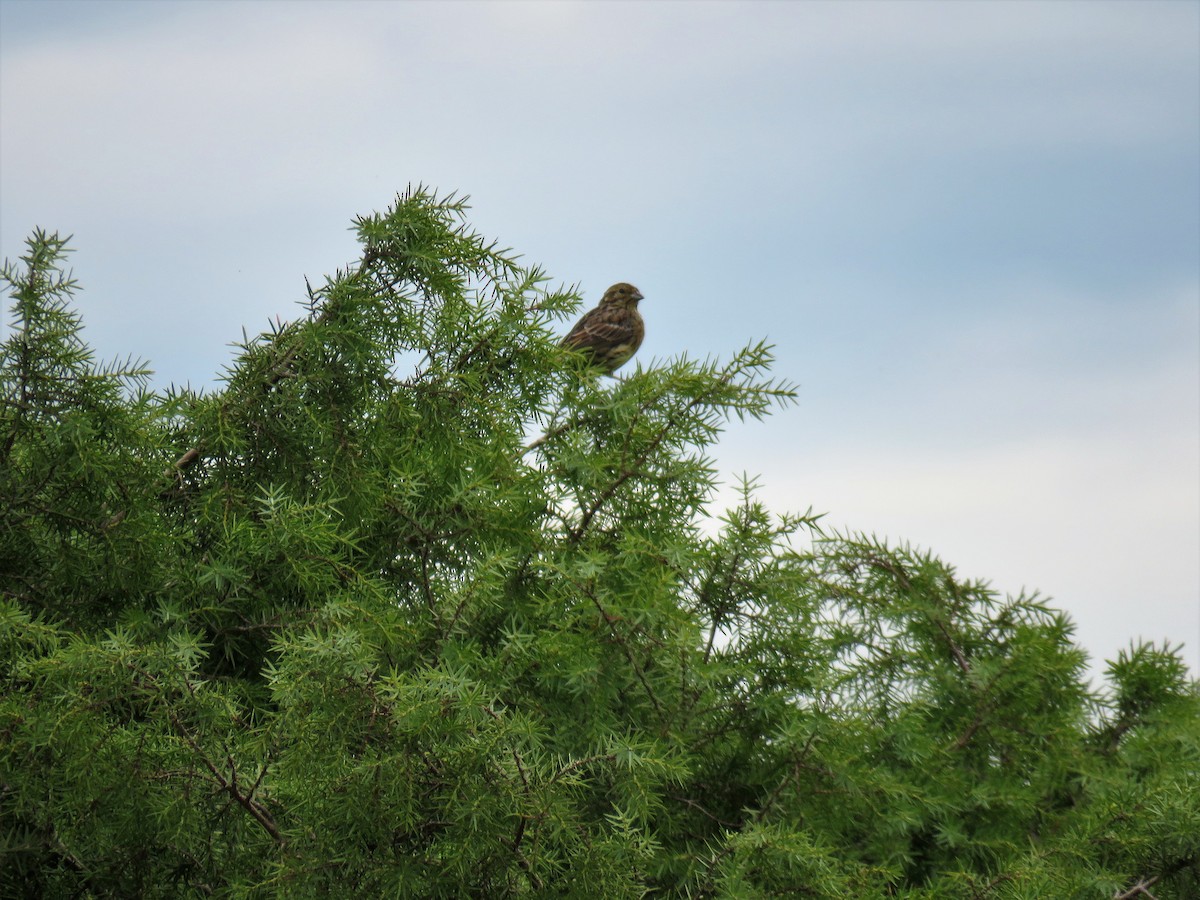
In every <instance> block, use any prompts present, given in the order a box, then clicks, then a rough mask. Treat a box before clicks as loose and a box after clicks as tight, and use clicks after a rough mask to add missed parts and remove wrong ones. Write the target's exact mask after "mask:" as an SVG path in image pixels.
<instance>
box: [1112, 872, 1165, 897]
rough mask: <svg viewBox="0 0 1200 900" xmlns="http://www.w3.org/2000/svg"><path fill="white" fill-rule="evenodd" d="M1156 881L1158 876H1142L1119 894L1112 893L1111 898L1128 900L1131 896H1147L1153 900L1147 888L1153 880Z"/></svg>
mask: <svg viewBox="0 0 1200 900" xmlns="http://www.w3.org/2000/svg"><path fill="white" fill-rule="evenodd" d="M1156 881H1158V876H1157V875H1155V876H1154V877H1153V878H1143V879H1142V880H1141V881H1139V882H1138V883H1137V884H1135V885H1134V886H1133V887H1131V888H1130V889H1129V890H1127V891H1124V892H1122V893H1119V894H1113V900H1130V898H1132V897H1149V898H1150V900H1155V897H1154V895H1153V894H1152V893H1150V891H1149V888H1150V886H1151V885H1153V884H1154V882H1156Z"/></svg>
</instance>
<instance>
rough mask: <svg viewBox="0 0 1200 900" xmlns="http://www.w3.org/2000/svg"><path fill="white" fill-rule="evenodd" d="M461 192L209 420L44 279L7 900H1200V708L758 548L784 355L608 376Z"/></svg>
mask: <svg viewBox="0 0 1200 900" xmlns="http://www.w3.org/2000/svg"><path fill="white" fill-rule="evenodd" d="M464 211H465V206H464V204H463V202H462V201H461V200H457V199H455V198H453V197H449V198H438V197H437V196H435V195H433V194H431V193H429V192H428V191H425V190H423V189H416V190H413V191H410V192H409V193H408V194H406V195H404V196H402V197H400V198H398V200H397V202H396V204H395V205H394V206H393V207H392V208H391V209H389V210H388V211H387V212H386V213H383V214H379V215H372V216H369V217H364V218H362V219H360V220H358V222H357V223H356V228H357V231H358V235H359V238H360V240H361V243H362V247H363V252H362V257H361V260H360V261H359V262H358V263H356V264H355V265H354V266H352V267H351V268H349V269H347V270H346V271H344V272H339V273H337V274H336V275H335V276H333V277H331V278H329V279H328V280H327V281H326V282H325V283H324V284H322V285H321V286H320V287H319V288H317V289H310V292H309V297H308V302H307V304H306V312H305V315H304V316H303V317H302V318H301V319H300V320H299V321H297V322H294V323H292V324H289V325H286V326H280V327H279V328H277V329H275V330H274V331H272V332H270V333H267V334H263V335H261V336H259V337H257V338H255V339H253V340H249V341H247V342H246V343H245V344H244V346H242V347H241V349H240V353H239V355H238V356H237V358H236V360H235V361H234V362H233V363H232V365H231V366H230V368H229V371H228V372H227V373H226V377H225V380H224V384H223V386H222V388H221V389H220V390H217V391H214V392H212V393H209V394H203V395H201V394H193V393H190V392H186V391H174V392H171V393H169V394H166V395H163V394H152V393H147V392H146V391H145V390H144V389H143V385H142V382H143V379H144V377H145V371H144V369H143V367H141V366H139V365H135V364H126V365H121V366H110V367H103V366H99V365H98V364H97V363H96V361H95V359H94V358H93V356H92V354H91V352H90V351H89V350H88V348H87V346H86V345H85V344H84V343H83V341H82V339H81V336H80V320H79V318H78V316H77V315H76V314H75V313H74V312H73V311H72V309H71V307H70V306H69V298H70V295H71V291H72V289H73V287H74V283H73V281H71V279H70V278H69V276H67V275H66V274H65V273H64V272H63V268H62V266H63V254H64V252H65V250H66V242H65V241H64V240H62V239H60V238H58V237H57V236H55V235H47V234H44V233H40V232H39V233H36V234H34V235H33V236H32V237H31V238H30V240H29V242H28V247H29V249H28V253H27V254H26V255H25V256H24V257H23V258H22V259H21V260H19V261H18V262H17V263H14V264H11V265H10V264H6V265H5V268H4V271H3V277H4V279H5V281H6V282H7V284H8V287H9V292H10V294H11V296H12V299H13V318H12V329H11V333H10V335H9V336H8V338H7V339H6V341H5V342H4V345H3V348H2V356H0V375H2V378H3V408H2V410H0V591H2V592H3V596H2V600H0V659H2V663H0V679H2V680H3V691H2V693H0V835H2V840H3V844H2V845H0V888H2V890H0V893H2V894H3V895H4V896H9V897H79V896H92V897H110V896H112V897H116V896H120V897H159V896H164V897H166V896H170V897H176V896H193V895H210V896H224V897H233V896H256V897H266V896H278V897H288V898H294V897H328V896H404V897H438V896H446V897H451V896H453V897H459V896H489V897H490V896H497V897H500V896H513V895H525V896H541V895H553V896H578V897H606V898H610V897H611V898H619V897H641V896H646V895H652V896H655V895H657V896H693V897H717V896H721V897H769V896H778V897H784V896H787V897H793V896H811V897H848V896H855V897H872V896H902V895H903V896H913V897H947V898H950V897H956V898H957V897H996V898H1006V897H1011V898H1016V897H1074V896H1079V897H1105V896H1130V897H1132V896H1135V895H1136V894H1137V893H1138V892H1139V891H1153V893H1154V896H1158V897H1180V898H1182V897H1189V896H1195V895H1196V893H1197V892H1198V891H1200V878H1198V871H1200V784H1198V783H1197V773H1198V771H1200V724H1198V723H1200V715H1198V713H1200V704H1198V698H1197V692H1196V688H1195V685H1194V684H1193V683H1192V682H1191V681H1190V680H1189V678H1188V675H1187V673H1186V672H1185V671H1184V669H1183V667H1182V665H1181V664H1180V661H1179V657H1178V655H1177V653H1175V652H1173V651H1171V650H1170V649H1169V648H1157V647H1153V646H1138V647H1134V648H1131V650H1130V652H1129V653H1127V654H1124V655H1123V656H1122V657H1121V658H1120V659H1119V660H1117V661H1116V662H1115V663H1113V664H1112V666H1111V667H1110V670H1109V678H1110V686H1109V688H1108V689H1107V690H1106V692H1105V693H1103V694H1101V695H1092V694H1091V693H1089V691H1088V689H1087V688H1085V686H1084V684H1083V682H1082V680H1081V679H1082V675H1083V666H1084V659H1083V657H1082V655H1081V653H1080V651H1079V650H1078V649H1077V648H1076V647H1075V646H1074V645H1073V644H1072V641H1071V626H1070V623H1069V622H1068V621H1067V620H1066V619H1065V618H1064V617H1063V616H1062V615H1061V614H1060V613H1057V612H1055V611H1054V610H1052V609H1051V608H1049V607H1048V606H1047V605H1046V604H1045V603H1043V602H1042V601H1040V600H1039V599H1038V598H1036V597H1017V598H1010V599H1007V600H1002V599H1001V598H998V597H997V596H996V595H994V594H993V593H992V592H991V591H990V590H989V589H988V588H987V586H986V585H985V584H981V583H975V582H967V581H963V580H961V579H959V578H958V577H957V576H956V574H955V573H954V571H953V570H952V569H951V568H949V567H948V566H946V565H944V564H943V563H941V562H939V561H938V560H937V559H935V558H933V557H932V556H929V555H926V554H923V553H919V552H916V551H913V550H911V549H909V548H907V547H903V546H901V547H894V546H893V547H889V546H888V545H886V544H884V543H882V542H879V541H876V540H873V539H867V538H864V537H861V536H840V535H832V534H825V533H822V532H821V530H820V529H819V528H818V526H817V523H816V521H815V519H814V518H813V517H812V516H786V515H785V516H782V517H777V516H775V515H772V514H771V513H769V512H768V511H767V510H766V509H765V508H764V507H763V505H762V504H761V503H760V502H759V501H758V500H757V499H756V495H755V492H754V490H753V487H752V485H749V484H748V485H747V486H746V489H745V492H744V497H743V500H742V502H741V503H739V504H737V505H736V506H735V507H734V508H732V509H730V510H728V511H726V512H725V513H724V514H723V516H719V517H715V516H714V515H713V512H712V510H711V509H710V507H711V505H712V502H713V501H712V498H713V487H714V478H715V467H714V464H713V463H712V461H711V460H710V459H709V457H708V456H707V455H706V451H707V450H708V448H710V447H711V446H712V444H713V441H714V439H715V438H716V436H717V434H718V433H719V432H720V430H721V429H722V428H723V427H725V426H726V425H727V424H728V423H730V421H731V420H737V419H741V418H744V417H746V416H751V417H761V416H763V415H765V414H766V413H768V412H769V411H770V409H771V408H772V407H773V406H775V405H777V404H780V403H786V402H787V401H788V400H789V399H790V397H791V388H790V387H789V386H788V385H786V384H781V383H778V382H775V381H772V380H771V379H770V378H769V377H768V369H769V366H770V362H771V357H770V353H769V349H768V348H767V347H765V346H761V345H760V346H752V347H748V348H746V349H744V350H742V351H740V352H737V353H735V354H734V355H733V356H732V358H731V359H730V360H729V361H728V362H724V363H720V362H712V361H705V362H697V361H693V360H689V359H677V360H670V361H666V362H661V363H658V364H654V365H646V366H639V367H638V368H637V369H636V371H633V372H631V373H629V374H628V375H627V376H626V377H624V378H622V379H620V380H615V381H612V380H605V379H600V380H598V379H597V378H596V377H595V374H594V373H591V372H589V371H588V370H587V368H586V366H585V365H584V364H583V362H582V361H581V360H579V359H577V358H576V357H575V356H574V355H573V354H571V353H570V352H569V351H565V350H562V349H560V348H559V347H558V346H557V343H556V338H555V335H554V333H553V332H552V326H554V325H555V324H556V322H557V321H558V320H559V319H561V318H563V317H564V316H565V315H567V314H569V313H571V312H573V311H574V310H575V308H576V306H577V304H578V298H577V297H576V296H575V294H574V293H573V292H572V291H570V290H549V289H547V287H546V278H545V276H544V275H543V274H542V273H541V272H540V271H538V270H537V269H529V268H524V267H522V266H520V265H519V264H518V263H517V261H516V260H515V258H514V257H513V256H512V254H511V253H509V252H508V251H504V250H501V249H499V248H497V246H496V245H494V244H491V243H488V242H486V241H484V240H482V239H481V238H479V237H478V236H477V235H475V234H474V233H473V232H472V231H471V230H470V229H469V228H468V227H467V225H466V221H465V216H464Z"/></svg>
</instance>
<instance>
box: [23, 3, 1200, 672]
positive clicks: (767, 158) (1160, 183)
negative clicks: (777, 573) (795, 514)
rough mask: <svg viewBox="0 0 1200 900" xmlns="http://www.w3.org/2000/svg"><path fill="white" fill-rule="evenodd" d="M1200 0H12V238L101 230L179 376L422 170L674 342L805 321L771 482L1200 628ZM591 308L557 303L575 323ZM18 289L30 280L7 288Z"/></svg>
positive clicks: (1128, 614)
mask: <svg viewBox="0 0 1200 900" xmlns="http://www.w3.org/2000/svg"><path fill="white" fill-rule="evenodd" d="M1197 34H1200V4H1196V3H1190V2H1162V3H1158V2H1129V3H1122V2H1108V3H1066V2H1019V3H1018V2H1000V0H993V2H976V3H954V2H934V3H917V2H890V0H889V2H847V3H825V2H806V3H766V2H762V3H702V2H690V3H681V2H675V3H671V2H656V3H633V2H623V3H616V2H609V3H605V2H592V3H585V4H577V3H555V2H532V3H503V2H485V3H471V2H458V3H437V4H434V3H419V2H405V3H385V2H368V3H350V2H337V3H325V2H289V3H283V2H257V3H253V2H252V3H239V2H207V0H206V2H199V3H196V2H172V3H148V2H146V3H120V2H83V3H73V2H65V0H41V2H26V0H0V51H2V52H0V57H2V59H0V255H3V256H6V257H9V258H12V257H15V256H17V255H19V254H20V252H21V250H22V241H23V239H24V237H25V236H26V235H27V234H28V233H29V231H30V230H31V229H32V228H33V227H34V226H42V227H45V228H49V229H53V230H59V231H61V232H64V233H72V234H74V236H75V239H74V246H75V247H76V248H77V251H76V253H75V256H74V259H73V264H74V267H75V271H76V274H77V276H78V277H79V278H80V280H81V282H82V284H83V292H82V295H81V298H80V306H81V309H82V311H83V313H84V316H85V319H86V321H87V323H88V330H87V335H88V337H89V339H90V340H91V341H92V343H93V344H94V345H95V346H96V347H97V348H98V350H99V352H100V353H101V355H102V356H105V357H118V356H119V357H124V356H126V355H128V354H133V355H134V356H135V357H141V358H144V359H146V360H148V361H149V362H150V363H151V364H152V365H153V367H154V368H155V369H156V370H157V372H158V376H157V383H158V384H160V385H162V386H165V385H167V384H170V383H178V384H183V383H190V384H191V385H192V386H194V387H202V386H207V385H212V384H214V380H215V378H216V376H217V375H218V374H219V373H220V371H221V369H222V367H223V365H224V364H225V363H226V362H228V360H229V359H230V353H231V351H230V349H229V346H228V345H229V343H230V342H231V341H233V340H236V339H238V338H239V337H240V335H241V331H242V327H243V326H245V327H247V328H248V329H249V330H251V331H255V330H259V329H261V328H262V327H264V326H265V323H266V322H267V320H268V319H271V318H274V317H275V316H276V315H282V316H283V317H285V318H286V317H289V316H293V315H295V314H296V307H295V303H296V302H297V301H298V300H299V299H300V298H301V297H302V296H303V290H302V288H303V277H304V276H306V275H307V276H309V277H311V278H313V279H314V280H315V279H319V278H320V277H321V276H322V275H323V274H325V273H329V272H332V271H333V270H334V269H335V268H337V267H338V266H340V265H343V264H344V263H346V262H348V261H349V260H351V259H352V258H353V257H354V255H355V247H354V244H353V241H352V238H351V236H350V233H349V231H348V230H347V229H348V226H349V224H350V220H351V219H352V217H353V216H354V215H356V214H359V213H366V212H370V211H371V210H375V209H382V208H384V207H385V206H387V205H388V204H389V203H390V202H391V200H392V199H393V197H394V195H395V193H396V192H397V191H398V190H402V189H403V188H404V187H405V185H406V184H407V183H409V182H410V181H411V182H424V183H425V184H428V185H431V186H434V187H436V188H438V189H439V190H441V191H443V192H448V191H450V190H457V191H460V192H465V193H468V194H470V195H471V196H472V201H473V206H474V209H473V212H472V216H471V219H472V222H473V224H474V225H475V226H476V227H477V228H478V229H479V230H480V231H481V232H483V233H484V234H486V235H488V236H489V237H494V238H497V239H499V240H500V242H501V243H502V244H504V245H508V246H512V247H513V248H515V249H516V250H517V251H519V252H521V253H522V254H524V257H525V259H526V260H527V261H528V262H530V263H537V264H540V265H542V266H544V267H545V268H546V269H547V270H548V271H549V273H550V274H551V276H552V277H553V278H554V279H555V281H557V282H563V283H567V284H571V283H576V282H578V283H579V284H580V285H581V286H582V288H583V290H584V292H585V295H586V296H587V298H588V299H589V300H594V299H595V298H597V297H598V296H599V294H600V292H601V291H603V289H604V288H605V287H606V286H607V285H608V284H610V283H611V282H613V281H616V280H629V281H632V282H634V283H635V284H637V285H638V287H639V288H641V289H642V291H643V293H644V294H645V295H646V301H645V302H644V303H643V304H642V306H643V311H644V313H645V316H646V319H647V323H648V329H649V330H648V336H647V339H646V343H645V345H644V346H643V349H642V351H641V354H640V357H639V358H640V359H641V360H642V363H643V365H645V364H648V363H650V362H651V361H652V360H653V359H656V358H657V359H660V360H661V359H663V358H666V357H669V356H674V355H676V354H679V353H683V352H687V353H689V354H692V355H694V356H700V357H703V356H707V355H720V356H724V357H728V356H729V355H730V354H731V353H732V352H734V351H735V350H736V349H737V348H738V347H740V346H741V345H743V344H744V343H746V342H748V341H751V340H757V339H759V338H767V339H769V340H770V341H772V342H773V343H775V344H776V345H777V354H778V366H777V374H779V375H780V376H782V377H784V378H788V379H791V380H793V381H796V382H798V383H799V384H800V385H801V388H800V399H799V404H798V405H797V406H796V407H794V408H791V409H789V410H786V411H784V412H782V413H779V414H778V415H776V416H773V417H772V418H771V419H769V420H768V421H767V422H765V423H761V424H759V423H752V424H749V425H740V424H734V425H733V426H731V428H730V430H729V432H728V433H727V435H726V438H725V440H724V441H723V442H722V444H721V446H720V448H719V449H718V451H717V454H716V455H717V459H718V462H719V464H720V467H721V469H722V471H723V472H726V473H728V475H729V476H730V479H729V480H730V481H731V482H732V481H733V480H734V476H736V475H737V474H739V473H741V472H743V471H746V472H749V473H751V474H761V475H762V476H763V477H762V484H763V491H764V497H765V498H766V499H767V500H768V502H769V504H770V505H771V506H772V507H774V508H775V509H777V510H779V511H784V510H791V511H803V510H805V509H807V508H809V507H810V506H811V507H813V508H814V509H815V510H816V511H823V512H827V513H828V518H827V521H829V522H830V523H831V524H834V525H837V526H839V527H844V528H852V529H855V530H861V531H865V532H868V533H875V534H877V535H880V536H887V537H889V538H890V539H893V540H896V541H910V542H913V543H915V544H918V545H920V546H923V547H926V548H929V549H931V550H933V551H934V552H935V553H937V554H938V555H940V556H942V557H943V558H944V559H946V560H947V561H948V562H950V563H952V564H954V565H956V566H957V568H958V570H959V574H960V575H962V576H964V577H971V578H986V579H990V580H991V581H992V582H993V584H994V585H995V587H996V588H997V589H998V590H1000V591H1001V592H1016V591H1018V590H1021V589H1023V588H1024V589H1029V590H1034V589H1036V590H1039V591H1041V592H1042V593H1043V594H1044V595H1049V596H1050V597H1052V598H1053V601H1054V602H1055V603H1056V604H1057V605H1059V606H1061V607H1063V608H1065V609H1066V610H1068V611H1069V612H1070V614H1071V615H1072V617H1073V618H1074V620H1075V621H1076V623H1077V625H1078V632H1077V635H1078V638H1079V640H1080V642H1081V643H1082V644H1083V645H1084V646H1085V647H1086V648H1087V649H1088V650H1089V652H1090V653H1091V654H1092V655H1093V657H1094V658H1095V659H1096V660H1097V662H1098V661H1099V660H1102V659H1103V658H1106V657H1112V656H1113V655H1115V653H1116V652H1117V651H1118V650H1119V649H1120V648H1122V647H1125V646H1128V644H1129V642H1130V640H1132V639H1137V638H1140V637H1145V638H1148V639H1154V640H1163V639H1168V640H1170V641H1171V642H1172V643H1179V642H1183V643H1185V644H1186V645H1187V649H1186V658H1187V659H1188V661H1189V664H1190V665H1191V666H1192V668H1193V671H1196V670H1197V668H1198V663H1200V656H1198V654H1197V645H1198V644H1200V41H1198V39H1197ZM567 324H568V323H564V329H565V327H566V325H567ZM0 327H8V326H7V321H6V322H5V323H4V325H3V326H0Z"/></svg>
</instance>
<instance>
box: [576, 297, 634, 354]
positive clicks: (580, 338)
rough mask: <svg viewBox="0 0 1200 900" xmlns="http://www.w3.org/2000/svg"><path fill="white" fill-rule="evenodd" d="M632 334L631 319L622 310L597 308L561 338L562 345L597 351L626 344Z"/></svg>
mask: <svg viewBox="0 0 1200 900" xmlns="http://www.w3.org/2000/svg"><path fill="white" fill-rule="evenodd" d="M634 334H635V329H634V327H633V322H632V321H631V317H630V316H629V315H628V314H625V311H624V310H615V309H604V308H602V307H598V308H596V309H593V310H591V311H590V312H588V313H587V315H585V316H584V317H583V318H582V319H580V320H579V322H578V323H577V324H576V325H575V327H574V328H572V329H571V331H570V333H569V334H568V335H567V336H566V337H565V338H563V345H564V346H566V347H593V348H596V349H599V348H602V347H609V346H616V345H618V344H624V343H628V342H629V341H630V339H631V338H633V336H634Z"/></svg>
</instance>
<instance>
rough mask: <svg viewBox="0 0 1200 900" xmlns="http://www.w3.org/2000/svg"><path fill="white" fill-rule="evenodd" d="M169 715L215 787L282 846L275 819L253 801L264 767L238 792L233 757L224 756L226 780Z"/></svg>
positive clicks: (185, 727)
mask: <svg viewBox="0 0 1200 900" xmlns="http://www.w3.org/2000/svg"><path fill="white" fill-rule="evenodd" d="M190 688H191V686H190V684H189V690H190ZM169 715H170V719H171V724H172V725H174V726H175V731H176V732H177V733H178V734H179V736H180V737H181V738H183V740H184V743H186V744H187V745H188V746H189V747H190V748H191V749H192V752H193V753H195V754H196V756H197V757H199V759H200V762H201V763H203V764H204V768H206V769H208V771H209V774H210V775H211V776H212V780H213V781H214V782H215V783H216V785H217V787H219V788H220V789H221V791H223V792H224V793H227V794H228V795H229V796H230V797H231V798H232V799H233V801H234V802H235V803H237V804H238V806H240V807H242V809H244V810H246V812H248V813H249V814H250V815H251V817H252V818H253V819H254V820H255V821H256V822H258V824H259V825H261V826H262V827H263V829H264V830H265V831H266V832H267V834H269V835H270V836H271V838H272V839H273V840H274V841H275V842H276V843H277V844H283V843H284V839H283V834H282V833H281V832H280V831H279V826H278V825H276V824H275V819H274V818H272V816H271V814H270V813H269V812H267V810H266V808H265V807H264V806H263V805H262V804H261V803H259V802H258V801H257V800H255V799H254V792H255V791H256V790H257V789H258V786H259V785H260V784H261V783H262V779H263V775H264V774H265V773H266V766H265V765H264V766H263V771H262V772H260V773H259V775H258V778H257V779H256V780H255V782H254V785H253V786H252V787H251V788H250V790H249V791H248V792H246V793H243V792H242V791H240V790H238V783H237V767H236V766H235V765H234V762H233V757H232V756H230V755H229V754H226V756H225V759H226V761H227V762H228V763H229V773H230V776H229V778H226V777H225V775H224V774H223V773H222V772H221V770H220V769H218V768H217V766H216V765H215V764H214V763H213V761H212V760H211V759H209V758H208V754H206V753H205V752H204V750H203V749H202V748H201V747H200V745H199V744H198V743H197V742H196V739H195V738H193V737H192V735H191V732H189V731H188V730H187V726H185V725H184V724H183V723H182V722H181V721H179V717H178V716H177V715H175V713H174V712H171V713H170V714H169Z"/></svg>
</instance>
